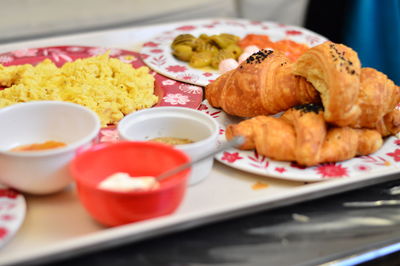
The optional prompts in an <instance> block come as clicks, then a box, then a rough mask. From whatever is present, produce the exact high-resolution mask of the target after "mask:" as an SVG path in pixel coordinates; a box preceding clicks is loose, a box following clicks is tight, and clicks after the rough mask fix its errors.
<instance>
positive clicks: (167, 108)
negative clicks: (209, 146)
mask: <svg viewBox="0 0 400 266" xmlns="http://www.w3.org/2000/svg"><path fill="white" fill-rule="evenodd" d="M165 111H177V112H178V113H179V112H186V113H192V114H195V115H198V116H201V117H204V118H205V119H206V120H207V121H208V122H210V123H211V124H212V125H213V127H214V129H215V130H214V131H213V132H212V134H211V135H210V136H208V137H207V138H205V139H202V140H199V141H196V142H193V143H188V144H180V145H175V146H176V147H187V148H189V147H190V148H195V147H197V146H202V145H203V144H204V143H205V142H208V141H209V139H213V138H216V137H217V136H218V133H219V132H218V129H219V125H218V123H217V121H216V120H215V119H214V118H212V117H211V116H210V115H208V114H205V113H203V112H201V111H199V110H195V109H190V108H186V107H173V106H160V107H154V108H151V109H144V110H139V111H136V112H134V113H131V114H129V115H127V116H126V117H124V118H123V119H122V120H121V121H120V123H119V124H118V131H119V134H121V136H122V137H123V138H124V139H126V140H129V139H131V138H130V137H129V136H127V135H126V134H125V130H124V129H125V128H126V127H128V126H129V123H130V121H131V118H132V117H136V116H138V117H140V115H141V114H142V113H148V112H149V113H157V112H159V113H160V114H163V112H165ZM163 115H165V114H163ZM131 140H132V139H131Z"/></svg>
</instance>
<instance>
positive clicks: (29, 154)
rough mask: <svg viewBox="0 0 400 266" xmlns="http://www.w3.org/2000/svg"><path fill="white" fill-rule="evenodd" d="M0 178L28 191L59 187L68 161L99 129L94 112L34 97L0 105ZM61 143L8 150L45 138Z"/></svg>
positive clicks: (65, 181) (68, 179) (68, 180)
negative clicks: (28, 100)
mask: <svg viewBox="0 0 400 266" xmlns="http://www.w3.org/2000/svg"><path fill="white" fill-rule="evenodd" d="M0 124H1V125H2V129H1V130H0V182H1V183H3V184H5V185H7V186H9V187H12V188H15V189H17V190H20V191H22V192H27V193H31V194H48V193H54V192H57V191H60V190H61V189H63V188H65V187H66V186H67V185H68V184H70V183H71V181H72V177H71V175H70V174H69V171H68V164H69V162H70V160H71V159H72V158H73V157H74V155H75V152H76V150H77V149H79V148H80V147H82V146H85V145H88V144H90V143H91V141H92V140H93V139H94V138H95V137H96V136H97V134H98V132H99V130H100V121H99V118H98V116H97V115H96V113H94V112H93V111H91V110H89V109H88V108H86V107H83V106H81V105H78V104H74V103H68V102H59V101H34V102H28V103H20V104H16V105H12V106H9V107H5V108H2V109H0ZM50 140H53V141H59V142H63V143H65V144H66V146H65V147H60V148H56V149H48V150H40V151H24V152H14V151H10V150H11V149H12V148H15V147H17V146H21V145H29V144H33V143H43V142H46V141H50Z"/></svg>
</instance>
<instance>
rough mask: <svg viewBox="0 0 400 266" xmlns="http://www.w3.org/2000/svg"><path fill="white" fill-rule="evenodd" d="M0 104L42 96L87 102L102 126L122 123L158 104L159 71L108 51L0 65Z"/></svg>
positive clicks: (34, 99)
mask: <svg viewBox="0 0 400 266" xmlns="http://www.w3.org/2000/svg"><path fill="white" fill-rule="evenodd" d="M0 87H5V88H6V89H4V90H1V91H0V108H1V107H5V106H9V105H12V104H16V103H20V102H28V101H38V100H58V101H67V102H73V103H77V104H81V105H83V106H86V107H88V108H89V109H92V110H93V111H95V112H96V113H97V114H98V116H99V117H100V120H101V123H102V125H103V126H106V125H108V124H115V123H117V122H118V121H119V120H120V119H121V118H122V117H123V116H124V115H126V114H128V113H131V112H133V111H136V110H140V109H143V108H148V107H151V106H153V105H154V104H155V103H157V101H158V97H157V96H155V95H154V77H153V75H151V74H150V73H149V68H147V67H140V68H138V69H135V68H133V67H132V65H131V64H128V63H124V62H122V61H121V60H119V59H116V58H110V57H109V56H108V54H103V55H100V56H94V57H89V58H85V59H77V60H75V61H73V62H67V63H65V64H64V65H63V66H62V67H60V68H58V67H57V66H56V65H55V64H54V63H53V62H52V61H50V60H49V59H45V60H44V61H42V62H41V63H39V64H37V65H36V66H32V65H30V64H25V65H17V66H7V67H6V66H3V65H0Z"/></svg>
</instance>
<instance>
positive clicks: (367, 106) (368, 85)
mask: <svg viewBox="0 0 400 266" xmlns="http://www.w3.org/2000/svg"><path fill="white" fill-rule="evenodd" d="M293 73H294V74H297V75H301V76H302V77H304V78H306V79H307V80H308V81H309V82H311V83H312V84H313V86H314V87H315V88H316V89H317V90H318V91H319V92H320V93H321V98H322V103H323V105H324V109H325V113H324V116H325V120H326V121H328V122H330V123H333V124H336V125H338V126H350V127H354V128H371V129H374V128H377V129H379V130H380V132H381V133H382V135H383V136H385V135H386V134H388V133H389V131H385V130H384V127H386V128H387V129H389V128H390V132H391V133H390V134H395V133H397V132H398V131H399V130H400V129H399V125H398V122H399V118H396V116H398V115H399V114H398V113H397V112H394V113H393V114H392V115H390V116H388V117H391V118H392V119H391V120H389V119H388V117H387V118H386V119H384V117H385V116H386V115H387V114H388V113H390V112H392V111H393V110H394V108H395V107H396V105H397V104H398V103H399V101H400V88H399V87H398V86H396V85H395V84H394V83H393V81H391V80H390V79H389V78H388V77H387V76H386V75H385V74H383V73H381V72H379V71H377V70H376V69H373V68H361V64H360V61H359V59H358V56H357V53H356V52H355V51H353V50H352V49H351V48H349V47H347V46H345V45H342V44H334V43H332V42H325V43H323V44H321V45H318V46H315V47H313V48H311V49H309V50H308V51H307V52H305V53H304V54H303V55H302V56H301V57H300V58H299V59H298V60H297V62H296V63H295V64H294V66H293ZM385 123H392V124H390V125H389V124H386V125H385ZM393 123H394V124H393Z"/></svg>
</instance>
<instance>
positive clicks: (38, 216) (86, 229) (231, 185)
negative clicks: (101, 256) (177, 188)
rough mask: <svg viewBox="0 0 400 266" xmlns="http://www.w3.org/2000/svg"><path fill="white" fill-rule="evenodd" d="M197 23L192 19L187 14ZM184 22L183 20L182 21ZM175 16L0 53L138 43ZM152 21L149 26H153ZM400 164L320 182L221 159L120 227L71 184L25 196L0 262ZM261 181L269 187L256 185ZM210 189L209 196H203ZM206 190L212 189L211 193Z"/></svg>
mask: <svg viewBox="0 0 400 266" xmlns="http://www.w3.org/2000/svg"><path fill="white" fill-rule="evenodd" d="M190 23H195V22H190ZM179 24H180V23H179ZM179 24H178V23H173V24H168V25H167V24H165V25H156V26H151V27H140V28H124V29H118V30H110V31H102V32H95V33H89V34H80V35H71V36H64V37H59V38H50V39H43V40H36V41H29V42H21V43H13V44H6V45H0V53H1V52H7V51H11V50H15V49H22V48H31V47H43V46H51V45H89V46H105V47H117V48H123V49H133V50H138V47H140V44H141V43H143V42H144V41H147V40H149V39H150V38H151V37H152V36H155V35H157V34H159V33H160V32H163V31H165V30H167V29H170V28H174V27H176V25H179ZM150 29H151V30H150ZM395 173H398V170H397V169H395V170H393V169H391V170H389V171H385V172H379V173H372V174H365V175H363V176H362V177H359V178H358V177H352V178H347V179H346V178H343V179H332V180H328V181H323V182H319V183H310V184H305V183H303V182H294V181H285V180H280V179H274V178H269V177H265V176H258V175H254V174H251V173H247V172H243V171H240V170H237V169H233V168H230V167H228V166H225V165H223V164H221V163H219V162H215V166H214V167H213V170H212V172H211V174H210V176H209V177H208V178H207V179H206V180H205V181H203V182H202V183H200V184H197V185H195V186H193V187H190V188H189V189H188V191H187V195H186V197H185V199H184V201H183V203H182V205H181V206H180V208H179V209H178V210H177V212H176V213H174V214H173V215H170V216H166V217H162V218H157V219H153V220H147V221H144V222H140V223H134V224H131V225H126V226H120V227H116V228H105V227H103V226H101V225H99V224H98V223H96V222H95V221H94V220H93V219H92V218H91V217H90V216H89V215H88V214H87V212H86V211H85V210H84V208H83V207H82V205H81V204H80V203H79V201H78V199H77V196H76V191H75V189H74V187H73V186H71V188H70V189H67V190H66V191H64V192H62V193H58V194H55V195H50V196H26V201H27V213H26V218H25V221H24V223H23V225H22V226H21V228H20V230H19V231H18V232H17V234H16V236H15V237H14V238H13V239H12V240H11V241H10V242H8V244H7V245H6V246H4V247H3V248H2V249H0V265H5V264H11V263H19V262H28V261H31V262H32V261H33V260H36V261H46V260H50V259H51V258H54V257H57V258H61V257H63V256H70V255H72V254H73V255H77V254H80V253H82V252H87V251H90V250H95V249H99V248H106V247H110V246H115V245H119V244H123V243H126V242H133V241H139V240H142V239H145V238H149V237H152V236H157V235H161V234H165V233H170V232H174V231H181V230H185V229H188V228H193V227H196V226H199V225H204V224H207V223H210V222H215V221H218V220H222V219H228V218H232V217H236V216H240V215H245V214H249V213H254V212H257V211H260V210H266V209H271V208H276V207H279V206H284V205H288V204H292V203H296V202H301V201H305V200H309V199H314V198H318V197H323V196H327V195H331V194H334V193H339V192H343V191H347V190H351V189H355V188H359V187H363V186H367V185H370V184H375V183H380V182H384V181H387V180H393V179H397V178H398V177H399V176H397V175H394V174H395ZM257 182H262V183H265V184H267V185H268V187H267V188H264V189H259V190H254V189H253V188H252V186H253V185H254V184H255V183H257ZM206 195H207V196H206ZM209 195H212V197H210V196H209Z"/></svg>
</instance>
